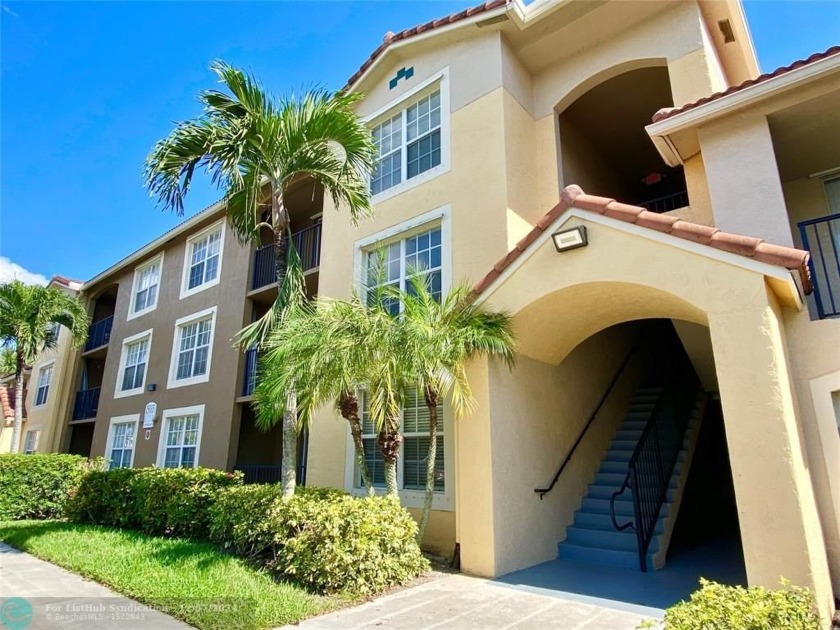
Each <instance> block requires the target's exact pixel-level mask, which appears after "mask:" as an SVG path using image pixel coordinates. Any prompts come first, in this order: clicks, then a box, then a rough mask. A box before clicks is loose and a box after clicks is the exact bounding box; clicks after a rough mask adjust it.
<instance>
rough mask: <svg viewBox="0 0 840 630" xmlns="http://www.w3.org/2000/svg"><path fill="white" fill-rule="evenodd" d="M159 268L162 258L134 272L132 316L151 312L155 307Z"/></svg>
mask: <svg viewBox="0 0 840 630" xmlns="http://www.w3.org/2000/svg"><path fill="white" fill-rule="evenodd" d="M161 266H162V258H158V259H156V260H154V261H153V262H151V263H149V264H147V265H145V266H143V267H139V268H138V269H137V271H136V272H135V276H134V298H133V300H134V301H133V303H132V305H131V314H132V315H139V314H141V313H145V312H147V311H151V310H153V309H154V308H155V307H156V306H157V299H158V288H159V286H160V271H161Z"/></svg>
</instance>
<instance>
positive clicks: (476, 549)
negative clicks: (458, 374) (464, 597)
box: [455, 358, 496, 577]
mask: <svg viewBox="0 0 840 630" xmlns="http://www.w3.org/2000/svg"><path fill="white" fill-rule="evenodd" d="M467 378H468V379H469V383H470V388H471V389H472V393H473V397H474V398H475V401H476V403H477V404H476V407H475V411H474V412H473V413H472V414H470V415H469V416H466V417H464V418H460V419H459V420H458V440H457V447H456V451H457V452H456V462H457V473H456V477H455V478H456V484H457V485H456V493H457V494H456V498H455V509H456V532H457V533H456V536H457V540H458V542H459V543H460V545H461V570H462V571H464V572H466V573H472V574H473V575H482V576H487V577H494V576H495V574H496V548H495V541H494V536H493V458H492V451H491V449H490V388H489V373H488V364H487V359H483V358H482V359H476V360H475V361H473V362H472V363H471V364H470V366H469V368H468V370H467Z"/></svg>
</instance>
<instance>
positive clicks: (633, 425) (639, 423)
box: [618, 420, 647, 431]
mask: <svg viewBox="0 0 840 630" xmlns="http://www.w3.org/2000/svg"><path fill="white" fill-rule="evenodd" d="M646 426H647V421H646V420H625V421H624V422H622V423H621V426H620V427H618V430H619V431H644V430H645V427H646Z"/></svg>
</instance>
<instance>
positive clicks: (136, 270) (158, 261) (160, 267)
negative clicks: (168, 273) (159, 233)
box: [126, 252, 163, 320]
mask: <svg viewBox="0 0 840 630" xmlns="http://www.w3.org/2000/svg"><path fill="white" fill-rule="evenodd" d="M154 264H157V265H158V284H157V292H156V293H155V303H154V305H152V306H147V307H146V308H144V309H140V310H139V311H135V310H134V304H135V301H136V299H137V283H138V282H139V280H140V274H141V273H142V272H143V271H145V270H146V269H147V268H148V267H151V266H152V265H154ZM162 284H163V252H161V253H160V254H158V255H157V256H155V257H154V258H150V259H149V260H147V261H146V262H144V263H143V264H142V265H137V266H136V267H135V268H134V280H133V281H132V284H131V298H130V300H131V303H130V304H129V305H128V316H127V317H126V320H132V319H134V318H136V317H140V316H141V315H145V314H146V313H151V312H152V311H153V310H155V309H156V308H157V305H158V302H160V290H161V285H162Z"/></svg>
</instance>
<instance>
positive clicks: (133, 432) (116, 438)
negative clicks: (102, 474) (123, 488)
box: [105, 413, 140, 469]
mask: <svg viewBox="0 0 840 630" xmlns="http://www.w3.org/2000/svg"><path fill="white" fill-rule="evenodd" d="M139 423H140V414H139V413H135V414H131V415H128V416H117V417H115V418H111V422H110V424H109V425H108V440H107V443H106V451H105V459H106V460H107V461H108V468H111V469H113V468H131V467H132V466H133V465H134V448H135V443H136V441H137V427H138V425H139Z"/></svg>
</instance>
